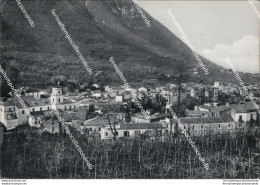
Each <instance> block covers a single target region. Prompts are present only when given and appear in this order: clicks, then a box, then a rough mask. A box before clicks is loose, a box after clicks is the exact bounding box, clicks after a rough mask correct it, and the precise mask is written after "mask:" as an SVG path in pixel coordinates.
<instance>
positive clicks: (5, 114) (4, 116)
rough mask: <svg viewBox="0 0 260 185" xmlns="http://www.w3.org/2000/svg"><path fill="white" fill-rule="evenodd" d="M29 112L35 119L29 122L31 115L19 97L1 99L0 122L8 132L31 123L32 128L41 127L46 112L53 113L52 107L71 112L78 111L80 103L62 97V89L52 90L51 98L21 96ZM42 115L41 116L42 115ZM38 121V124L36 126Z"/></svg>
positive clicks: (55, 88)
mask: <svg viewBox="0 0 260 185" xmlns="http://www.w3.org/2000/svg"><path fill="white" fill-rule="evenodd" d="M20 98H21V99H22V101H23V103H24V105H25V106H26V108H27V110H28V111H29V112H30V114H31V115H32V116H33V115H34V114H35V116H36V117H35V118H34V119H33V120H30V121H29V120H28V118H29V115H27V113H26V109H25V108H24V107H23V106H22V104H21V103H20V99H19V98H18V97H16V96H15V97H13V98H11V99H9V100H6V99H5V98H0V122H1V123H3V124H4V125H5V127H6V128H7V130H10V129H13V128H15V127H17V126H19V125H24V124H27V123H29V124H30V126H35V127H39V126H40V125H39V124H40V123H41V121H40V120H41V119H43V118H44V117H43V115H44V112H50V111H52V105H55V106H56V108H57V109H58V110H63V111H69V110H74V109H78V107H79V105H78V104H79V103H78V102H77V101H75V100H73V99H69V98H65V97H64V96H63V95H62V89H61V88H59V87H54V88H52V93H51V96H50V98H39V97H35V96H34V95H31V96H20ZM40 114H41V115H40ZM35 121H37V124H35V123H36V122H35Z"/></svg>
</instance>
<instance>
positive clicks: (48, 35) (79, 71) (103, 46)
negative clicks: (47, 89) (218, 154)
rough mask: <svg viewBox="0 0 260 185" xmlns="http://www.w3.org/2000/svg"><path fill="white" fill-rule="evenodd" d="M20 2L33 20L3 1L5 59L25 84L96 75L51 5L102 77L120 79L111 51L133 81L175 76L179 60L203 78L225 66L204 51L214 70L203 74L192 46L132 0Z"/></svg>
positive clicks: (206, 79) (110, 81) (213, 76)
mask: <svg viewBox="0 0 260 185" xmlns="http://www.w3.org/2000/svg"><path fill="white" fill-rule="evenodd" d="M21 2H22V4H23V5H24V7H25V9H26V11H27V12H28V14H29V15H30V17H31V18H32V20H33V21H34V23H35V26H34V27H33V28H32V27H31V26H30V25H29V23H28V21H27V20H26V18H25V17H24V15H23V13H22V11H21V10H20V9H19V7H18V6H17V4H16V2H15V1H2V2H1V10H2V11H1V42H2V43H3V45H2V46H1V62H7V63H10V61H11V63H12V64H13V65H15V66H16V67H17V68H18V69H19V70H20V71H21V74H22V75H21V78H22V79H24V80H23V84H22V85H28V86H39V87H42V86H46V85H47V84H48V82H49V81H50V79H51V77H52V76H55V75H64V76H66V78H68V79H75V80H80V81H88V80H90V79H91V78H92V77H91V76H90V75H88V74H87V70H86V69H85V68H84V67H83V66H82V63H81V62H80V59H79V58H78V56H77V54H76V53H75V51H74V50H73V48H72V47H71V45H70V44H69V42H68V41H67V39H65V35H64V33H63V32H62V30H61V28H60V27H59V25H58V24H57V22H56V20H55V18H54V17H53V16H52V14H51V10H53V9H55V10H56V13H57V15H58V16H59V18H60V19H61V21H62V23H63V24H64V25H65V28H66V29H67V31H68V33H69V35H70V36H71V38H72V39H73V41H74V42H75V44H76V45H77V46H79V50H80V52H81V53H82V54H83V55H84V57H85V59H86V61H87V62H88V64H89V66H90V68H92V69H93V70H94V72H98V71H100V70H102V71H105V73H106V74H105V75H106V81H105V82H104V83H108V84H113V83H122V82H121V81H120V79H119V78H118V76H117V74H116V73H115V70H114V69H113V67H112V66H111V64H110V63H109V61H108V59H109V58H110V57H112V56H113V57H114V58H115V62H116V63H117V64H118V66H119V68H120V69H121V70H122V72H123V73H124V75H125V77H126V79H127V80H128V81H129V82H132V83H135V82H136V81H143V80H145V79H149V78H154V79H159V78H161V76H163V75H166V74H170V75H172V76H174V75H176V74H177V73H178V65H179V64H180V62H183V65H185V67H186V68H187V70H188V71H189V70H192V69H194V68H197V70H198V72H199V76H198V77H193V76H192V75H191V77H192V80H195V81H200V82H205V83H212V80H213V79H214V80H218V76H219V75H218V72H217V71H220V70H221V69H224V68H223V67H220V66H218V65H216V64H214V63H212V62H211V61H209V60H207V59H205V58H203V57H201V60H202V62H203V63H204V64H205V66H206V68H208V69H209V73H210V75H209V76H207V75H205V74H204V72H203V71H202V69H201V67H200V66H199V64H198V62H197V61H196V59H195V57H194V56H193V54H192V52H191V50H190V49H189V48H188V46H187V45H185V44H184V43H183V42H182V41H181V40H180V39H179V38H178V37H177V36H175V35H174V34H173V33H171V32H170V31H169V30H168V29H167V28H166V27H164V26H163V25H162V24H161V23H159V22H158V21H157V20H155V19H153V18H152V17H151V16H150V15H149V14H148V13H147V12H146V11H144V10H143V9H142V11H143V12H144V14H145V16H146V17H147V19H148V20H149V21H150V22H151V26H150V27H147V25H146V24H145V22H144V20H143V19H142V17H141V15H140V14H139V12H138V11H137V9H136V8H135V7H134V4H133V2H132V1H130V0H124V1H116V0H110V1H69V0H63V1H21ZM14 12H17V14H15V13H14ZM17 23H19V24H17ZM224 76H225V75H224ZM227 76H228V77H230V78H232V77H231V75H228V74H227ZM233 80H234V78H233ZM160 82H162V83H163V81H160Z"/></svg>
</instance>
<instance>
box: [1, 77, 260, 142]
mask: <svg viewBox="0 0 260 185" xmlns="http://www.w3.org/2000/svg"><path fill="white" fill-rule="evenodd" d="M70 83H72V84H74V86H75V88H74V89H73V92H70V91H68V90H67V89H66V88H64V87H62V84H57V85H56V86H53V87H52V88H51V89H48V90H43V89H31V88H29V87H27V88H26V87H22V88H20V89H17V92H19V94H20V97H21V99H22V100H23V101H24V103H25V105H26V106H27V109H28V110H29V111H30V113H31V115H32V117H33V119H29V116H28V115H27V114H26V113H25V109H24V107H23V106H21V104H20V102H19V101H18V98H17V97H16V96H15V95H14V94H12V93H10V96H11V98H9V99H6V98H1V99H0V111H1V113H0V122H1V126H2V127H4V129H5V130H6V132H12V130H14V129H16V128H18V127H23V126H25V125H27V126H28V125H29V126H30V127H32V128H35V129H36V130H37V131H39V132H41V133H42V132H49V133H52V134H55V133H62V132H64V129H63V128H62V126H61V123H60V121H59V120H58V118H57V117H56V116H55V114H54V113H53V110H52V107H51V106H52V105H55V106H56V107H57V109H58V111H59V113H60V115H61V117H62V118H63V119H64V121H65V123H66V125H68V126H70V128H74V129H76V130H77V131H78V132H79V133H80V134H82V135H86V136H88V137H89V138H91V139H93V138H95V139H100V140H116V139H122V138H125V139H130V138H135V137H138V136H143V137H144V138H146V139H154V138H159V139H161V140H162V141H163V140H164V139H165V138H168V137H169V136H171V135H172V136H174V135H176V134H177V132H178V126H177V124H176V123H175V120H174V119H172V115H171V114H170V112H169V111H168V110H167V109H166V107H167V106H169V105H170V106H172V107H173V108H174V110H175V111H177V113H178V116H179V118H180V121H181V123H182V124H183V126H184V129H185V130H186V131H187V133H188V134H189V135H190V136H191V137H204V136H208V135H223V134H224V135H230V136H234V135H236V134H241V133H243V134H245V133H248V132H252V133H254V134H255V136H257V137H258V138H259V128H260V124H259V114H258V112H257V109H256V108H255V107H254V106H253V104H252V103H251V102H250V100H249V98H248V97H247V96H246V93H245V90H244V89H243V88H242V87H240V86H239V85H234V84H230V83H227V82H215V83H214V84H212V85H202V84H198V83H194V82H191V83H183V84H182V91H181V93H180V95H179V93H178V92H180V91H178V85H176V84H167V85H165V86H162V87H156V88H153V89H149V88H146V87H140V88H135V89H125V88H124V86H119V87H118V86H112V87H111V86H108V85H107V86H106V85H105V86H103V87H101V85H99V84H92V86H91V87H90V88H89V87H87V85H86V84H80V83H79V82H77V81H71V82H70ZM64 89H65V91H67V92H64ZM248 89H249V91H250V92H251V93H252V94H253V95H254V97H255V101H256V102H257V103H258V104H259V101H260V90H259V84H255V85H250V86H248ZM132 91H133V92H134V93H135V94H136V95H137V97H138V100H139V101H140V102H141V104H142V106H143V108H144V109H145V111H146V113H147V114H148V115H149V116H150V120H147V119H145V117H144V115H143V114H142V113H141V111H140V109H139V108H138V107H137V106H136V105H135V103H134V98H133V97H132V96H131V92H132ZM178 99H179V101H178ZM259 145H260V142H259V140H258V147H259Z"/></svg>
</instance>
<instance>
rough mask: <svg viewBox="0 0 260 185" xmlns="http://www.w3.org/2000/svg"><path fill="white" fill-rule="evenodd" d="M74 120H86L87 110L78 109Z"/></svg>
mask: <svg viewBox="0 0 260 185" xmlns="http://www.w3.org/2000/svg"><path fill="white" fill-rule="evenodd" d="M76 119H78V120H86V119H87V110H86V109H79V110H78V112H77V113H76Z"/></svg>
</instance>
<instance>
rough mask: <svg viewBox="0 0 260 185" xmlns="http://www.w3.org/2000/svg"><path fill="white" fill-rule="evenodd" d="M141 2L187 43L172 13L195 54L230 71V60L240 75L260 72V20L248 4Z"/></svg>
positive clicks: (154, 16) (244, 2)
mask: <svg viewBox="0 0 260 185" xmlns="http://www.w3.org/2000/svg"><path fill="white" fill-rule="evenodd" d="M137 2H138V4H139V5H140V6H141V7H142V8H143V9H144V10H145V11H147V12H148V13H149V14H150V15H151V16H152V17H153V18H155V19H156V20H158V21H159V22H161V23H162V24H163V25H164V26H166V27H167V28H168V29H169V30H170V31H171V32H173V33H174V34H175V35H176V36H178V37H179V38H180V39H181V40H183V41H184V39H183V38H182V35H181V34H180V32H179V30H178V29H177V28H176V26H175V24H174V23H173V21H172V20H171V17H170V16H169V15H168V14H167V10H169V9H172V12H173V15H174V17H175V18H176V20H177V22H178V23H179V24H180V26H181V28H182V29H183V31H184V33H185V35H186V36H187V38H188V40H189V42H190V43H191V45H193V46H194V48H195V51H196V52H198V53H199V54H200V55H202V56H204V57H205V58H207V59H209V60H211V61H212V62H214V63H216V64H218V65H221V66H223V67H226V68H228V67H229V65H228V64H227V62H226V60H225V59H226V58H227V57H229V58H230V61H231V62H232V64H233V65H234V67H235V69H236V70H237V71H242V72H250V73H258V72H259V29H260V18H259V17H258V16H257V14H256V13H255V12H254V10H253V8H252V7H251V6H250V3H249V2H248V1H140V0H139V1H137ZM256 7H258V9H259V3H258V4H256ZM151 24H152V23H151Z"/></svg>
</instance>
